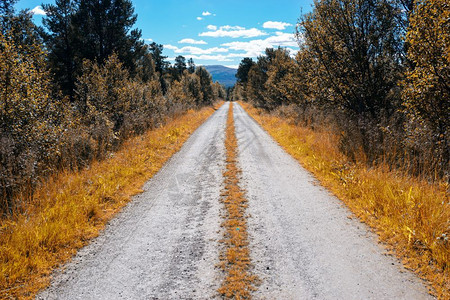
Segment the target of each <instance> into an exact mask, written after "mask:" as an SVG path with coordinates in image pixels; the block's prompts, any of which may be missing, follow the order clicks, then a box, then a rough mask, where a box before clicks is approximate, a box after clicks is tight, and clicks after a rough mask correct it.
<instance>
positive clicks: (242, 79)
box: [236, 57, 255, 84]
mask: <svg viewBox="0 0 450 300" xmlns="http://www.w3.org/2000/svg"><path fill="white" fill-rule="evenodd" d="M254 64H255V62H254V61H253V60H252V59H251V58H249V57H245V58H244V59H242V61H241V62H240V63H239V68H238V70H237V72H236V78H237V81H238V83H242V84H246V83H247V81H248V72H249V71H250V69H251V67H253V65H254Z"/></svg>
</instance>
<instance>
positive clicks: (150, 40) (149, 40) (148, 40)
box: [144, 39, 153, 42]
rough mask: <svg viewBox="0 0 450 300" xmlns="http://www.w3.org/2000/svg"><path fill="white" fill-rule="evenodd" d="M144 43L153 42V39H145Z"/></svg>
mask: <svg viewBox="0 0 450 300" xmlns="http://www.w3.org/2000/svg"><path fill="white" fill-rule="evenodd" d="M144 41H147V42H153V39H145V40H144Z"/></svg>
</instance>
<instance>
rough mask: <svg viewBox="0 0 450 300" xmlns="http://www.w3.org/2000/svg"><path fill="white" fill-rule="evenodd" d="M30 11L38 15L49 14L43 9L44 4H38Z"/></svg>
mask: <svg viewBox="0 0 450 300" xmlns="http://www.w3.org/2000/svg"><path fill="white" fill-rule="evenodd" d="M30 13H32V14H33V15H38V16H46V15H47V13H46V12H45V10H43V9H42V6H40V5H38V6H36V7H35V8H33V9H32V10H30Z"/></svg>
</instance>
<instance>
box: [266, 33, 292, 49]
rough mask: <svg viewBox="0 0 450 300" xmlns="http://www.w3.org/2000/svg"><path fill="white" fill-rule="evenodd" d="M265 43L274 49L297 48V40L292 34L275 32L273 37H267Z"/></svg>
mask: <svg viewBox="0 0 450 300" xmlns="http://www.w3.org/2000/svg"><path fill="white" fill-rule="evenodd" d="M265 41H267V42H269V43H270V44H272V45H273V46H274V47H278V46H280V47H298V44H297V40H296V39H295V35H294V34H293V33H284V32H279V31H278V32H277V33H276V35H275V36H271V37H268V38H267V39H265Z"/></svg>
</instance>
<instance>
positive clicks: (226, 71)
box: [204, 65, 237, 87]
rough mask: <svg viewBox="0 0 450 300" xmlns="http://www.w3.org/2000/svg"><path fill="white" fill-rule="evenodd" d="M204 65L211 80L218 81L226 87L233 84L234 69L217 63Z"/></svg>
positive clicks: (234, 80)
mask: <svg viewBox="0 0 450 300" xmlns="http://www.w3.org/2000/svg"><path fill="white" fill-rule="evenodd" d="M204 67H205V69H206V70H207V71H208V72H209V73H210V74H211V76H212V78H213V81H218V82H219V83H220V84H223V85H224V86H226V87H229V86H233V85H234V84H235V83H236V77H235V75H236V72H237V70H236V69H232V68H228V67H225V66H219V65H214V66H204Z"/></svg>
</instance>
